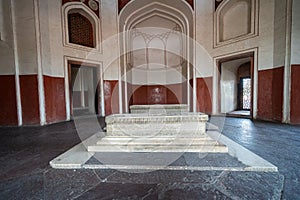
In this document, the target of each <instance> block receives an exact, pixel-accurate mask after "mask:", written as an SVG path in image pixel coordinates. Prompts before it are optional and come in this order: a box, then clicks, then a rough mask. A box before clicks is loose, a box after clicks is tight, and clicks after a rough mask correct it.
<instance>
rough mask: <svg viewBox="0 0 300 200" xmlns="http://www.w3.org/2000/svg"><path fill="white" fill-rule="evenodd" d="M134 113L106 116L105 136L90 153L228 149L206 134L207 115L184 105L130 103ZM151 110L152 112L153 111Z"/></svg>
mask: <svg viewBox="0 0 300 200" xmlns="http://www.w3.org/2000/svg"><path fill="white" fill-rule="evenodd" d="M131 109H132V110H131V112H132V113H133V114H114V115H110V116H108V117H106V127H107V128H106V130H107V132H106V136H105V137H104V138H102V139H101V140H99V141H98V142H97V143H96V144H94V145H90V146H88V151H89V152H118V151H122V152H227V151H228V149H227V147H226V146H224V145H222V144H219V143H218V142H216V140H213V139H211V138H210V137H208V136H207V134H206V133H205V132H206V122H207V121H208V116H207V115H205V114H202V113H191V112H188V111H187V110H188V107H187V105H182V104H180V105H138V106H131ZM152 111H154V112H152Z"/></svg>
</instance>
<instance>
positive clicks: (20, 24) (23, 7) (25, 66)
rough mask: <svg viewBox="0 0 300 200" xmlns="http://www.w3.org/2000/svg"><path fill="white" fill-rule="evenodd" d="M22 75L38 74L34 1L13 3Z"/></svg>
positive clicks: (25, 0)
mask: <svg viewBox="0 0 300 200" xmlns="http://www.w3.org/2000/svg"><path fill="white" fill-rule="evenodd" d="M13 2H14V7H15V15H16V16H15V19H16V37H17V38H16V40H17V45H18V55H19V56H18V57H19V68H20V74H21V75H24V74H37V47H36V31H35V16H34V13H35V12H34V2H33V0H24V1H17V0H15V1H13Z"/></svg>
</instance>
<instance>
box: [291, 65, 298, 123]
mask: <svg viewBox="0 0 300 200" xmlns="http://www.w3.org/2000/svg"><path fill="white" fill-rule="evenodd" d="M299 77H300V65H292V67H291V103H290V110H291V115H290V119H291V123H292V124H300V81H299Z"/></svg>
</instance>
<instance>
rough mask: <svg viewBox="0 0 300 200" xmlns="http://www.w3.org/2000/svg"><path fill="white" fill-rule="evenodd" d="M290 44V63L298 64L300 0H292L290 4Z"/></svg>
mask: <svg viewBox="0 0 300 200" xmlns="http://www.w3.org/2000/svg"><path fill="white" fill-rule="evenodd" d="M292 9H293V10H292V37H291V40H292V45H291V52H292V54H291V64H300V20H299V19H300V1H299V0H294V1H293V6H292Z"/></svg>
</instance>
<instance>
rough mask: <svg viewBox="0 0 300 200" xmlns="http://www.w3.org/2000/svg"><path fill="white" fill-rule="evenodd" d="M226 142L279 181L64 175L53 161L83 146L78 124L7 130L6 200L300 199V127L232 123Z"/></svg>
mask: <svg viewBox="0 0 300 200" xmlns="http://www.w3.org/2000/svg"><path fill="white" fill-rule="evenodd" d="M223 134H224V135H226V136H228V137H229V138H231V139H233V140H234V141H236V142H238V143H239V144H241V145H243V146H245V147H246V148H248V149H249V150H251V151H252V152H254V153H256V154H258V155H259V156H261V157H262V158H264V159H266V160H268V161H269V162H271V163H273V164H274V165H276V166H277V167H278V168H279V173H265V172H228V171H198V172H197V171H153V172H148V173H129V172H122V171H117V170H112V169H111V170H57V169H52V168H51V167H50V166H49V161H50V160H52V159H53V158H55V157H56V156H58V155H60V154H61V153H63V152H65V151H66V150H68V149H69V148H70V147H72V146H74V145H76V144H77V143H79V142H80V139H79V137H78V135H77V133H76V129H75V126H74V124H73V122H66V123H59V124H54V125H50V126H45V127H20V128H5V127H2V128H0V142H1V145H0V160H1V163H0V199H280V198H282V199H300V189H299V188H300V184H299V178H300V155H299V152H300V127H297V126H290V125H281V124H273V123H267V122H252V121H251V120H248V119H237V118H227V119H226V123H225V126H224V130H223ZM282 175H283V176H284V178H283V176H282ZM283 182H284V185H283ZM282 187H283V194H282V196H281V192H282ZM280 196H281V197H280Z"/></svg>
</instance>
